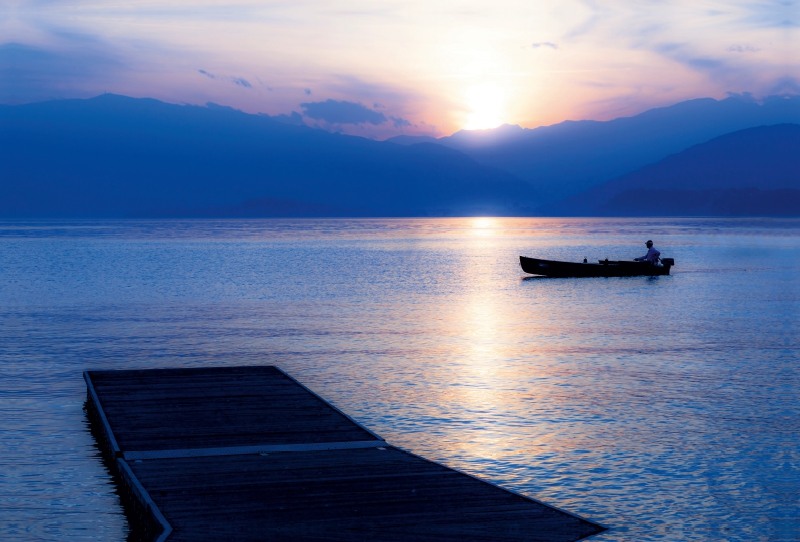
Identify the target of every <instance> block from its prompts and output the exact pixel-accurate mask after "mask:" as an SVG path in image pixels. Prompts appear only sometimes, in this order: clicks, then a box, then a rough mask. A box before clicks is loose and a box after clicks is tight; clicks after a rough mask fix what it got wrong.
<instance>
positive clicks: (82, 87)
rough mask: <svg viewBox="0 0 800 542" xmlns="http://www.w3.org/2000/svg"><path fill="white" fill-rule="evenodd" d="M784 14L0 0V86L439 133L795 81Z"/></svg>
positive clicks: (560, 1)
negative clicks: (215, 106) (215, 105)
mask: <svg viewBox="0 0 800 542" xmlns="http://www.w3.org/2000/svg"><path fill="white" fill-rule="evenodd" d="M799 28H800V0H797V1H795V0H785V1H756V0H754V1H727V2H721V1H708V0H693V1H683V0H681V1H669V0H661V1H654V0H648V1H645V0H608V1H602V2H596V1H592V0H526V1H519V0H513V1H512V0H491V1H488V0H482V1H474V0H460V1H450V0H439V1H437V0H420V1H417V0H406V1H402V2H401V1H395V0H370V1H362V0H341V1H319V0H294V1H291V2H280V1H272V2H270V1H260V2H255V1H250V0H241V1H238V2H219V1H212V0H205V1H194V2H185V1H176V0H159V1H149V0H143V1H135V0H129V1H121V0H114V1H112V0H91V1H78V0H63V1H62V0H4V1H3V2H2V5H0V103H28V102H35V101H42V100H48V99H62V98H88V97H91V96H95V95H97V94H101V93H103V92H112V93H116V94H124V95H127V96H134V97H152V98H157V99H160V100H163V101H167V102H171V103H189V104H205V103H207V102H214V103H218V104H221V105H227V106H231V107H234V108H237V109H241V110H243V111H247V112H250V113H257V112H261V113H267V114H269V115H287V116H288V117H289V118H290V119H294V120H295V121H302V122H304V123H306V124H308V125H311V126H319V127H322V128H325V129H328V130H332V131H342V132H345V133H350V134H357V135H364V136H366V137H373V138H378V139H383V138H386V137H390V136H393V135H398V134H409V135H431V136H435V137H440V136H443V135H449V134H451V133H453V132H455V131H457V130H460V129H485V128H491V127H494V126H497V125H500V124H502V123H509V124H519V125H521V126H523V127H529V128H532V127H536V126H541V125H549V124H554V123H557V122H561V121H564V120H568V119H573V120H578V119H598V120H607V119H611V118H616V117H620V116H629V115H634V114H637V113H640V112H642V111H645V110H647V109H650V108H652V107H660V106H666V105H671V104H674V103H677V102H679V101H683V100H687V99H692V98H701V97H712V98H717V99H721V98H724V97H726V96H727V95H728V93H743V92H750V93H752V94H753V95H754V96H755V97H756V98H760V97H764V96H768V95H774V94H797V93H800V50H798V45H800V41H799V40H798V37H800V33H799V32H800V30H799ZM293 112H294V115H292V113H293Z"/></svg>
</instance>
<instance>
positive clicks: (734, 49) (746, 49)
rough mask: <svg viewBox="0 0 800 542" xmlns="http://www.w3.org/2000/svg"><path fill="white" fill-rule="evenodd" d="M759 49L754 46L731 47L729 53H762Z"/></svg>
mask: <svg viewBox="0 0 800 542" xmlns="http://www.w3.org/2000/svg"><path fill="white" fill-rule="evenodd" d="M760 50H761V49H759V48H758V47H753V46H752V45H731V46H730V47H728V51H730V52H731V53H756V52H758V51H760Z"/></svg>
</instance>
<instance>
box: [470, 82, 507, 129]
mask: <svg viewBox="0 0 800 542" xmlns="http://www.w3.org/2000/svg"><path fill="white" fill-rule="evenodd" d="M466 95H467V105H468V106H469V108H470V110H471V111H472V112H471V113H470V115H469V117H468V118H467V124H466V126H464V128H465V129H467V130H486V129H489V128H496V127H498V126H500V125H501V124H503V108H504V105H505V95H504V93H503V90H502V89H501V88H500V87H499V86H498V85H497V84H496V83H484V84H482V85H478V86H474V87H472V88H470V89H469V90H468V91H467V93H466Z"/></svg>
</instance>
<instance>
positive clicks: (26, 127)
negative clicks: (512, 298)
mask: <svg viewBox="0 0 800 542" xmlns="http://www.w3.org/2000/svg"><path fill="white" fill-rule="evenodd" d="M287 119H289V120H291V122H289V121H287ZM797 123H800V97H771V98H768V99H765V100H764V101H763V103H761V104H759V103H756V102H755V101H753V100H751V99H749V97H747V96H733V97H730V98H727V99H725V100H720V101H717V100H712V99H700V100H691V101H688V102H682V103H680V104H676V105H674V106H671V107H666V108H660V109H654V110H650V111H646V112H645V113H642V114H641V115H637V116H635V117H628V118H621V119H615V120H611V121H605V122H600V121H578V122H572V121H568V122H564V123H560V124H557V125H553V126H547V127H541V128H536V129H532V130H529V129H523V128H520V127H519V126H509V125H505V126H502V127H500V128H497V129H494V130H483V131H461V132H457V133H455V134H453V135H452V136H449V137H446V138H440V139H433V138H430V137H423V138H420V137H416V136H398V137H395V138H391V139H390V140H387V141H384V142H379V141H372V140H369V139H365V138H361V137H355V136H347V135H342V134H335V133H329V132H326V131H323V130H319V129H312V128H309V127H307V126H305V125H303V124H302V123H301V122H298V119H296V118H294V117H292V118H289V117H287V116H286V115H281V116H277V117H270V116H268V115H264V114H259V115H251V114H246V113H243V112H241V111H238V110H235V109H232V108H229V107H223V106H218V105H214V104H207V105H206V106H191V105H174V104H167V103H164V102H160V101H157V100H152V99H134V98H128V97H125V96H116V95H110V94H104V95H101V96H98V97H96V98H92V99H88V100H57V101H49V102H41V103H34V104H26V105H15V106H9V105H0V216H3V217H81V216H84V217H121V216H135V217H277V216H449V215H489V214H491V215H537V214H548V215H609V214H611V215H628V214H633V215H642V214H646V215H658V214H661V215H663V214H668V215H687V214H688V215H697V214H712V215H720V214H721V215H752V214H766V215H770V214H778V215H800V211H795V210H794V209H795V207H797V205H795V204H794V203H792V202H793V201H795V200H796V199H797V195H796V194H795V191H797V190H798V189H800V186H798V181H797V179H798V175H799V174H800V163H799V162H798V158H797V157H798V156H800V134H798V130H800V126H798V125H797ZM797 201H800V200H797ZM793 205H794V206H793Z"/></svg>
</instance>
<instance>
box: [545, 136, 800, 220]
mask: <svg viewBox="0 0 800 542" xmlns="http://www.w3.org/2000/svg"><path fill="white" fill-rule="evenodd" d="M798 191H800V125H797V124H777V125H774V126H760V127H757V128H748V129H746V130H740V131H737V132H733V133H731V134H726V135H724V136H720V137H717V138H714V139H712V140H711V141H708V142H706V143H701V144H699V145H695V146H693V147H690V148H689V149H686V150H684V151H682V152H679V153H677V154H674V155H672V156H669V157H667V158H665V159H663V160H661V161H659V162H657V163H655V164H651V165H648V166H645V167H643V168H641V169H639V170H637V171H634V172H632V173H628V174H627V175H623V176H621V177H619V178H617V179H614V180H612V181H609V182H607V183H604V184H602V185H599V186H596V187H593V188H591V189H589V190H587V191H586V192H584V193H582V194H578V195H575V196H571V197H569V198H567V199H565V200H564V201H561V202H558V203H556V204H552V205H549V206H545V207H544V209H543V211H544V212H545V214H554V215H569V216H584V215H616V216H658V215H726V216H733V215H739V216H751V215H775V216H788V215H796V214H800V213H797V211H796V208H797V205H796V203H793V202H796V201H797V197H798V196H797V195H798V194H800V192H798Z"/></svg>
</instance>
